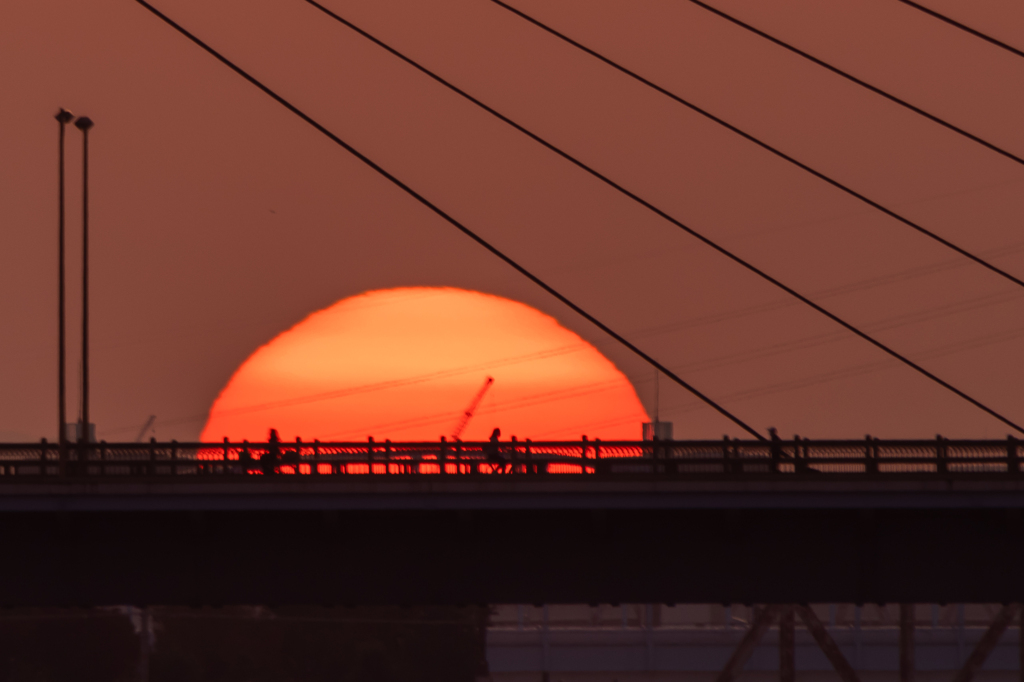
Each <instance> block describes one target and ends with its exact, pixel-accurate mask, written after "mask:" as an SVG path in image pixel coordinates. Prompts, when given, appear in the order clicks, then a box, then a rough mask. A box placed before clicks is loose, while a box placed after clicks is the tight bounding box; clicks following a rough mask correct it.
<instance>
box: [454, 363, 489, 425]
mask: <svg viewBox="0 0 1024 682" xmlns="http://www.w3.org/2000/svg"><path fill="white" fill-rule="evenodd" d="M493 383H494V377H487V381H485V382H484V385H483V387H482V388H481V389H480V391H479V392H478V393H477V394H476V397H475V398H473V402H471V403H470V404H469V407H467V408H466V411H465V412H463V413H462V417H460V418H459V423H458V425H457V426H456V427H455V430H454V431H452V440H458V438H459V436H461V435H462V432H463V430H464V429H465V428H466V424H468V423H469V420H470V419H472V418H473V413H474V412H476V408H477V407H479V406H480V401H481V400H483V399H484V393H487V389H489V388H490V387H491V384H493Z"/></svg>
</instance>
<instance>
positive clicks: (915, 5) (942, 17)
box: [896, 0, 1024, 57]
mask: <svg viewBox="0 0 1024 682" xmlns="http://www.w3.org/2000/svg"><path fill="white" fill-rule="evenodd" d="M896 1H897V2H902V3H903V4H904V5H908V6H910V7H913V8H914V9H916V10H920V11H921V12H924V13H925V14H927V15H929V16H931V17H934V18H935V19H938V20H939V21H944V22H946V23H947V24H949V25H950V26H955V27H956V28H958V29H960V30H961V31H966V32H967V33H970V34H971V35H972V36H974V37H975V38H981V39H982V40H984V41H985V42H987V43H991V44H993V45H995V46H996V47H1001V48H1003V49H1004V50H1006V51H1007V52H1011V53H1013V54H1015V55H1017V56H1018V57H1024V51H1021V50H1018V49H1017V48H1015V47H1014V46H1013V45H1007V44H1006V43H1004V42H1003V41H1001V40H996V39H995V38H993V37H992V36H990V35H988V34H985V33H982V32H981V31H979V30H978V29H976V28H971V27H970V26H968V25H966V24H961V23H960V22H959V21H957V20H956V19H952V18H950V17H947V16H946V15H945V14H940V13H938V12H936V11H935V10H933V9H931V8H930V7H925V6H924V5H921V4H918V3H916V2H913V1H912V0H896Z"/></svg>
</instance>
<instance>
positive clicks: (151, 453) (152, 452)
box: [146, 436, 156, 476]
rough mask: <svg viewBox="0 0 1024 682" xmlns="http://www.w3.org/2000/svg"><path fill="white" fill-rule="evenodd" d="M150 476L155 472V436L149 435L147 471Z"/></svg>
mask: <svg viewBox="0 0 1024 682" xmlns="http://www.w3.org/2000/svg"><path fill="white" fill-rule="evenodd" d="M146 473H148V474H149V475H150V476H153V475H155V474H156V437H155V436H151V437H150V439H149V466H148V467H147V471H146Z"/></svg>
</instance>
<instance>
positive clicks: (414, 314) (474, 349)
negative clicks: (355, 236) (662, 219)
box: [201, 287, 647, 441]
mask: <svg viewBox="0 0 1024 682" xmlns="http://www.w3.org/2000/svg"><path fill="white" fill-rule="evenodd" d="M488 377H493V379H494V381H493V383H492V384H490V385H488V386H487V390H486V391H483V397H482V400H481V401H480V403H479V405H478V406H477V407H476V410H475V411H474V414H473V416H472V418H471V419H469V421H468V424H467V425H466V426H465V429H464V430H463V431H462V432H461V434H460V438H462V439H463V440H485V439H486V438H487V437H488V436H489V435H490V433H491V431H492V429H494V428H500V429H501V433H502V437H503V438H506V439H507V438H508V437H509V436H513V435H514V436H517V437H519V438H533V439H558V438H579V437H580V436H581V435H583V434H586V435H587V436H588V437H598V438H604V439H636V438H638V437H639V435H640V424H641V422H644V421H646V420H647V414H646V412H645V411H644V408H643V406H642V405H641V403H640V400H639V399H638V398H637V395H636V392H635V390H634V389H633V386H632V384H631V383H630V382H629V380H628V379H627V378H626V377H625V375H624V374H623V373H622V372H621V371H619V370H618V368H616V367H615V365H614V364H612V362H611V361H610V360H608V359H607V358H605V357H604V356H603V355H602V354H601V353H600V352H599V351H598V350H597V349H596V348H594V347H593V346H591V345H590V344H589V343H587V342H586V341H584V340H583V339H582V338H580V337H579V336H578V335H576V334H575V333H573V332H571V331H569V330H568V329H566V328H564V327H562V326H561V325H560V324H559V323H558V322H557V321H556V320H555V319H554V318H552V317H550V316H548V315H545V314H543V313H541V312H539V311H537V310H535V309H533V308H531V307H529V306H527V305H525V304H523V303H518V302H516V301H511V300H509V299H505V298H500V297H498V296H492V295H489V294H483V293H480V292H475V291H467V290H463V289H454V288H426V287H416V288H400V289H387V290H379V291H371V292H367V293H364V294H361V295H358V296H353V297H351V298H346V299H344V300H341V301H339V302H337V303H335V304H334V305H332V306H330V307H329V308H326V309H324V310H320V311H318V312H315V313H313V314H312V315H310V316H309V317H307V318H306V319H305V320H303V321H302V322H299V323H298V324H296V325H295V326H294V327H292V328H291V329H289V330H288V331H285V332H283V333H281V334H280V335H278V336H277V337H276V338H274V339H273V340H272V341H270V342H269V343H267V344H266V345H264V346H262V347H261V348H259V349H257V350H256V352H254V353H253V354H252V355H251V356H250V357H249V358H248V359H247V360H246V361H245V362H244V363H243V364H242V366H241V367H239V369H238V370H237V371H236V372H235V374H234V376H232V377H231V379H230V381H229V382H228V384H227V386H226V387H225V388H224V389H223V390H222V391H221V394H220V395H219V396H218V397H217V400H216V401H215V402H214V404H213V407H212V408H211V410H210V414H209V417H208V419H207V423H206V426H205V428H204V429H203V433H202V436H201V437H202V439H203V440H204V441H214V440H220V439H222V438H224V437H225V436H227V437H229V438H231V439H232V440H239V439H243V438H245V439H249V440H254V441H256V440H265V439H266V438H267V433H268V430H269V429H270V428H276V429H277V430H278V431H279V432H280V435H281V437H282V438H284V439H294V438H295V437H301V438H303V439H307V440H308V439H314V438H318V439H320V440H325V441H327V440H330V441H341V440H363V439H365V438H367V437H368V436H373V437H375V438H377V439H384V438H391V439H393V440H407V441H408V440H436V439H438V438H439V437H440V436H442V435H443V436H448V437H451V436H452V435H453V433H454V432H455V430H456V429H457V427H458V425H459V423H460V420H461V419H462V418H463V416H464V414H465V412H466V410H467V408H468V407H469V406H470V405H471V403H472V402H473V400H474V398H475V397H476V396H477V395H478V394H480V393H481V391H482V390H483V388H484V386H485V384H486V383H487V379H488Z"/></svg>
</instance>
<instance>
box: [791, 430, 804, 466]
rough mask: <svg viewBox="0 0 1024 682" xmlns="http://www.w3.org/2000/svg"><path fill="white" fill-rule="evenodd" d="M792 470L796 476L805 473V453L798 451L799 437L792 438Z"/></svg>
mask: <svg viewBox="0 0 1024 682" xmlns="http://www.w3.org/2000/svg"><path fill="white" fill-rule="evenodd" d="M793 469H794V471H795V472H796V473H798V474H805V473H807V453H806V452H801V451H800V436H797V435H794V436H793Z"/></svg>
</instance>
